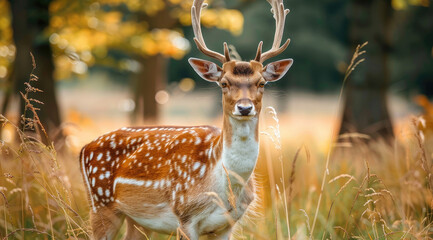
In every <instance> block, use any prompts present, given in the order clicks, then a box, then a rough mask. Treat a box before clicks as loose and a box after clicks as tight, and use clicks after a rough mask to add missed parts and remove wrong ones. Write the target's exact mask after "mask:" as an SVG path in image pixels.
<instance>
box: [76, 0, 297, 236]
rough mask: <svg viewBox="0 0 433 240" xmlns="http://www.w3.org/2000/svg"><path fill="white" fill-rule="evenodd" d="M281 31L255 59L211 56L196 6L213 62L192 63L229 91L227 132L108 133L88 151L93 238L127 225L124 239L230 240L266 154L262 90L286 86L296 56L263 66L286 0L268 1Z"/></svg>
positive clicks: (198, 37) (198, 5)
mask: <svg viewBox="0 0 433 240" xmlns="http://www.w3.org/2000/svg"><path fill="white" fill-rule="evenodd" d="M268 2H269V3H270V4H271V6H272V10H271V11H272V12H273V16H274V18H275V23H276V30H275V35H274V40H273V44H272V47H271V48H270V49H269V50H268V51H266V52H262V45H263V41H261V42H260V43H259V45H258V48H257V52H256V57H255V58H254V60H251V61H249V62H247V61H241V60H232V59H231V56H230V53H229V50H228V47H227V43H225V42H224V44H223V45H224V54H222V53H218V52H215V51H213V50H210V49H209V48H208V47H207V46H206V44H205V41H204V39H203V35H202V31H201V26H200V15H201V11H202V9H203V8H205V7H206V6H207V4H204V0H194V2H193V4H192V7H191V21H192V27H193V31H194V36H195V37H194V42H195V43H196V45H197V48H198V49H199V50H200V51H201V52H202V53H203V54H204V55H206V56H208V57H210V58H213V59H215V60H217V61H219V62H220V63H221V64H222V65H221V66H219V65H217V64H216V63H214V62H211V61H207V60H202V59H197V58H190V59H189V60H188V61H189V63H190V65H191V66H192V68H193V69H194V70H195V72H196V73H197V74H198V75H199V76H200V77H201V78H203V79H204V80H207V81H209V82H213V83H216V84H217V85H218V86H219V87H220V88H221V91H222V106H223V113H222V114H223V118H222V119H223V124H222V128H221V129H220V128H217V127H213V126H148V127H124V128H121V129H119V130H115V131H112V132H109V133H106V134H104V135H102V136H100V137H98V138H96V139H95V140H94V141H93V142H91V143H89V144H87V145H86V146H84V147H83V148H82V150H81V152H80V166H81V173H82V176H83V178H84V183H85V185H86V192H87V194H88V199H89V203H90V204H89V205H90V223H91V229H92V237H93V238H94V239H113V238H114V237H115V236H116V234H117V232H118V230H119V228H120V226H121V225H122V224H123V223H124V222H125V221H126V226H127V230H126V235H125V239H138V238H142V237H143V233H145V234H146V235H147V234H149V233H151V232H158V233H163V234H179V235H178V236H180V237H181V238H182V239H190V240H196V239H199V237H202V236H207V237H208V238H209V239H230V237H231V234H232V230H233V228H234V226H235V225H236V223H238V221H239V220H240V219H241V218H242V216H243V215H245V212H246V211H247V210H248V209H249V207H251V206H252V205H253V204H252V203H253V201H254V199H256V197H255V188H254V185H255V178H254V173H253V171H254V169H255V166H256V162H257V159H258V154H259V115H260V112H261V108H262V97H263V93H264V87H265V85H266V84H267V83H270V82H275V81H277V80H279V79H281V78H282V77H283V76H284V75H285V74H286V72H287V71H288V70H289V69H290V67H291V66H292V64H293V59H284V60H279V61H276V62H271V63H268V64H267V65H265V66H264V64H263V63H264V62H265V61H266V60H268V59H270V58H272V57H275V56H277V55H279V54H281V53H282V52H283V51H284V50H285V49H286V48H287V46H288V45H289V43H290V39H287V41H286V42H285V43H284V44H283V45H281V41H282V37H283V31H284V22H285V17H286V15H287V14H288V12H289V10H288V9H285V8H284V5H283V0H268Z"/></svg>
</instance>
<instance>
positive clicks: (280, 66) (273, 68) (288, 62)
mask: <svg viewBox="0 0 433 240" xmlns="http://www.w3.org/2000/svg"><path fill="white" fill-rule="evenodd" d="M292 64H293V59H291V58H289V59H284V60H280V61H276V62H272V63H269V64H268V65H266V66H265V67H264V68H263V71H262V76H263V78H264V79H265V80H266V81H268V82H273V81H278V80H280V79H281V78H282V77H283V76H284V74H286V72H287V71H289V69H290V67H291V66H292Z"/></svg>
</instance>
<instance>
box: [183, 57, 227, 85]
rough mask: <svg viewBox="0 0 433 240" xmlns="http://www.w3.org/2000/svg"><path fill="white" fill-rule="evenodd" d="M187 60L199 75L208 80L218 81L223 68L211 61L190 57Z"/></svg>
mask: <svg viewBox="0 0 433 240" xmlns="http://www.w3.org/2000/svg"><path fill="white" fill-rule="evenodd" d="M188 62H189V64H191V66H192V68H193V69H194V71H195V72H196V73H197V74H198V75H199V76H200V77H202V78H203V79H204V80H207V81H210V82H215V81H218V79H220V77H221V75H222V73H223V70H222V69H221V68H220V67H219V66H218V65H216V64H215V63H213V62H209V61H206V60H202V59H198V58H190V59H188Z"/></svg>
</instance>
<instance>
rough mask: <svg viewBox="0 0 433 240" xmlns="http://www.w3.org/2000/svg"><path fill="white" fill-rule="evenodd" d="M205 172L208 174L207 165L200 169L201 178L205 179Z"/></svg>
mask: <svg viewBox="0 0 433 240" xmlns="http://www.w3.org/2000/svg"><path fill="white" fill-rule="evenodd" d="M205 172H206V165H203V166H202V167H201V168H200V177H203V176H204V174H205Z"/></svg>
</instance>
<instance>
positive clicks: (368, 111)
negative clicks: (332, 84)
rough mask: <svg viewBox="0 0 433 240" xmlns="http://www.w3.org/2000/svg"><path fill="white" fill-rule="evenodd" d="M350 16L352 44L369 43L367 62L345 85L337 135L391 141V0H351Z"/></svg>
mask: <svg viewBox="0 0 433 240" xmlns="http://www.w3.org/2000/svg"><path fill="white" fill-rule="evenodd" d="M349 16H350V22H351V23H350V27H351V28H350V29H351V30H350V33H349V35H350V36H349V38H350V42H351V44H352V47H353V48H354V47H355V46H356V45H357V44H361V43H364V42H366V41H368V42H369V44H368V46H367V47H366V48H365V49H366V51H367V53H366V55H365V56H366V61H365V62H364V63H362V64H361V65H359V66H358V67H357V69H356V71H355V72H354V73H353V77H352V79H350V80H349V82H348V84H347V90H346V94H345V99H344V109H343V117H342V122H341V128H340V134H343V133H347V132H359V133H363V134H367V135H369V136H370V137H371V138H373V139H378V138H383V139H385V140H388V141H391V140H392V139H393V137H394V133H393V128H392V122H391V118H390V115H389V111H388V104H387V90H388V88H389V83H390V71H389V66H388V64H389V62H388V61H389V51H390V49H391V18H392V6H391V0H383V1H382V0H381V1H378V0H354V1H352V5H351V9H350V14H349Z"/></svg>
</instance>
